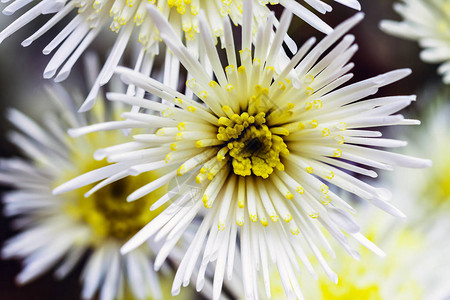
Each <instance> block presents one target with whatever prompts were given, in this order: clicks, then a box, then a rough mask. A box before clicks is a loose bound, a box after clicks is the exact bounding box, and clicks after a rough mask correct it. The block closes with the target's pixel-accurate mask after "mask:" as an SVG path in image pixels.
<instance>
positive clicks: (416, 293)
mask: <svg viewBox="0 0 450 300" xmlns="http://www.w3.org/2000/svg"><path fill="white" fill-rule="evenodd" d="M415 200H418V199H415ZM358 209H359V213H360V216H362V217H363V218H362V220H363V221H362V224H361V226H362V227H364V228H365V229H364V230H363V231H364V234H365V235H366V236H367V237H368V238H369V239H370V240H371V241H372V242H374V243H376V244H377V245H379V246H380V247H381V248H382V249H383V250H384V251H385V252H386V253H387V256H386V257H378V256H374V255H373V254H372V253H370V252H369V251H367V250H366V249H363V248H362V247H359V248H360V249H358V250H360V251H361V261H360V262H356V261H354V260H352V259H351V258H350V257H348V256H344V255H342V254H343V253H339V252H341V251H338V253H337V255H340V256H339V257H340V259H336V260H334V261H332V262H331V265H332V266H333V268H334V269H335V270H336V271H337V272H338V273H339V282H338V283H337V284H334V283H331V282H330V281H329V280H326V278H325V277H324V276H319V280H313V279H312V278H311V277H309V276H302V277H301V283H302V284H303V291H304V294H305V298H306V299H315V300H321V299H323V300H347V299H361V300H370V299H372V300H406V299H408V300H420V299H427V300H428V299H432V300H443V299H448V298H446V297H448V296H449V295H450V294H449V292H450V287H449V285H448V280H447V279H448V276H449V275H450V270H449V269H448V265H449V263H450V259H449V258H448V257H447V256H448V255H447V253H448V251H449V250H450V248H449V247H450V243H448V242H442V240H443V239H446V238H445V236H446V233H445V232H446V231H444V230H441V229H442V226H443V227H447V228H448V225H449V224H450V223H449V222H448V220H446V219H445V218H440V219H438V218H436V219H435V220H434V222H435V226H434V227H433V228H426V229H425V230H424V229H423V228H422V229H420V228H418V227H417V226H412V224H411V223H409V224H406V223H404V222H398V221H396V222H395V221H392V220H387V218H386V216H381V214H378V213H377V214H374V213H372V212H369V211H368V209H367V207H358ZM416 225H420V224H416ZM447 232H448V231H447ZM436 243H439V244H440V246H439V247H436ZM271 275H272V277H271V278H272V279H273V281H272V288H273V290H274V291H280V290H282V285H281V282H280V280H279V279H277V278H276V274H275V272H272V273H271ZM277 296H278V297H277ZM279 296H280V294H274V295H273V297H274V298H275V299H278V298H279Z"/></svg>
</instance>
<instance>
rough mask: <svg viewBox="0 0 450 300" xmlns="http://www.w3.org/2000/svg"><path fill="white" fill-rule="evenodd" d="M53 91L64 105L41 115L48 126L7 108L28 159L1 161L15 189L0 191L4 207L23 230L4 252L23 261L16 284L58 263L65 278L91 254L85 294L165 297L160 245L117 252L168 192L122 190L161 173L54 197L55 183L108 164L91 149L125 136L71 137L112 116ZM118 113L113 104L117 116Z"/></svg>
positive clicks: (2, 176)
mask: <svg viewBox="0 0 450 300" xmlns="http://www.w3.org/2000/svg"><path fill="white" fill-rule="evenodd" d="M49 96H51V97H54V98H55V99H54V100H55V101H54V105H56V106H58V105H60V106H59V107H57V109H56V110H55V111H54V112H53V113H49V114H48V115H46V116H45V118H43V119H42V121H43V122H44V127H42V126H40V125H38V124H37V123H35V122H34V121H32V120H31V119H30V118H28V117H27V116H25V115H24V114H22V113H21V112H19V111H17V110H10V111H9V113H8V119H9V120H10V121H11V122H12V123H13V124H14V125H15V126H16V127H17V129H18V130H17V131H14V132H11V133H10V139H11V141H12V142H13V143H14V144H15V145H16V146H17V147H18V148H19V149H20V150H21V151H22V152H23V153H24V155H25V156H26V157H27V159H22V158H11V159H2V160H1V164H0V181H1V182H3V183H6V184H8V185H11V186H13V187H15V190H14V191H11V192H8V193H6V194H5V195H4V197H3V203H4V212H5V214H6V215H7V216H14V217H16V219H15V220H14V222H15V223H14V224H15V225H16V229H18V230H20V231H21V232H20V233H18V234H17V235H16V236H14V237H12V238H11V239H9V240H8V241H6V242H5V244H4V247H3V249H2V256H3V258H12V257H14V258H20V259H23V264H24V268H23V270H22V271H21V272H20V274H19V275H18V276H17V282H18V283H19V284H25V283H28V282H29V281H31V280H33V279H35V278H36V277H38V276H40V275H42V274H43V273H44V272H46V271H48V270H49V269H51V268H54V267H55V268H56V271H55V276H56V277H57V278H58V279H61V278H63V277H65V276H66V275H67V274H68V273H69V272H70V271H71V270H72V269H73V268H74V267H75V265H76V264H77V263H79V262H80V260H81V259H82V258H83V257H85V256H86V255H88V260H87V262H86V265H85V267H84V271H83V275H82V278H81V280H82V283H83V288H82V295H81V297H82V298H83V299H91V298H93V297H94V296H95V295H96V294H97V293H98V294H99V296H100V299H124V298H127V299H128V298H129V297H130V296H133V297H134V298H135V299H148V298H149V297H152V299H161V298H162V291H161V288H160V283H159V279H158V276H157V274H156V273H155V271H154V270H153V266H152V265H153V260H152V257H153V255H154V253H155V251H157V250H158V246H155V245H153V244H144V245H142V246H141V247H139V248H137V249H136V250H135V251H133V252H131V253H128V254H127V255H124V256H122V255H121V254H120V251H119V250H120V247H121V245H122V244H123V242H124V241H125V240H126V239H128V238H130V237H131V236H133V235H134V234H135V233H136V232H137V231H138V230H139V229H140V228H141V227H142V226H143V225H145V224H146V223H147V222H148V221H150V220H152V218H153V217H154V216H155V215H157V214H158V212H159V211H154V212H150V211H149V210H148V208H149V207H150V205H151V204H152V203H153V202H154V200H156V199H158V198H159V197H160V196H161V195H163V194H164V193H165V192H166V191H165V190H164V188H160V189H159V190H157V191H155V192H153V193H150V194H149V195H148V197H145V198H142V199H141V200H140V201H137V202H135V203H127V202H126V201H125V199H124V197H122V195H126V194H127V193H129V192H130V191H132V190H133V189H135V188H136V187H138V186H140V185H142V184H143V183H145V182H146V181H148V180H152V178H157V177H155V176H157V175H156V174H155V173H153V174H148V173H147V176H146V179H145V178H132V177H130V178H126V179H124V180H122V181H121V182H117V183H114V184H112V185H109V186H108V187H106V188H105V189H103V190H102V191H100V192H98V193H96V194H94V195H92V196H90V197H88V198H85V196H84V193H85V192H87V191H88V189H89V188H85V189H84V190H83V189H80V190H77V191H74V192H71V193H67V194H65V195H63V196H54V195H52V192H51V191H52V189H53V188H54V187H55V186H57V185H58V184H60V183H61V182H64V181H65V180H67V179H68V178H72V177H74V176H76V175H78V174H82V173H84V172H87V171H90V170H93V169H97V168H99V167H101V166H103V165H105V164H106V163H105V162H98V161H95V160H93V159H92V153H93V149H97V148H98V147H103V146H106V145H110V144H116V143H121V142H123V141H124V136H123V134H122V133H121V132H115V133H111V132H110V133H99V134H93V135H89V136H85V137H83V138H80V139H72V138H70V137H69V136H67V134H66V133H65V129H67V128H68V127H69V126H81V125H85V124H88V123H87V122H88V120H90V121H95V122H100V121H104V120H105V117H107V114H106V113H105V111H102V108H101V107H102V106H101V105H97V106H96V108H95V109H94V110H93V111H91V113H90V114H89V115H88V116H86V118H85V117H84V116H83V115H80V114H78V113H77V112H76V104H75V103H74V102H72V100H71V99H70V97H69V96H68V94H66V93H65V91H64V90H62V89H61V88H59V89H51V90H50V94H49ZM61 103H63V104H62V105H61ZM120 111H121V110H120V106H119V105H115V106H114V108H113V111H112V116H114V115H116V116H117V114H119V113H120ZM124 193H125V194H124ZM91 251H92V252H91ZM88 253H89V254H88ZM166 271H167V269H166Z"/></svg>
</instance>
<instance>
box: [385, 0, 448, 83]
mask: <svg viewBox="0 0 450 300" xmlns="http://www.w3.org/2000/svg"><path fill="white" fill-rule="evenodd" d="M394 10H395V11H396V12H397V13H398V14H399V15H400V16H401V17H402V18H403V20H401V21H391V20H383V21H381V23H380V28H381V29H382V30H383V31H385V32H386V33H389V34H391V35H394V36H397V37H400V38H404V39H409V40H413V41H417V42H418V43H419V46H420V47H421V48H423V50H422V52H421V53H420V58H421V59H422V60H423V61H424V62H427V63H434V64H440V66H439V68H438V73H439V74H440V75H442V77H443V78H442V80H443V81H444V83H445V84H449V83H450V1H448V0H402V1H400V2H396V3H395V4H394Z"/></svg>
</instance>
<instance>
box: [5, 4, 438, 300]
mask: <svg viewBox="0 0 450 300" xmlns="http://www.w3.org/2000/svg"><path fill="white" fill-rule="evenodd" d="M393 2H394V1H392V0H377V1H374V0H360V3H361V5H362V10H363V11H364V12H365V13H366V18H365V19H364V21H363V22H362V23H360V24H359V25H358V26H357V27H356V28H355V29H353V30H352V33H353V34H354V35H355V36H356V42H357V44H358V45H359V51H358V52H357V53H356V55H355V57H354V58H353V59H352V61H354V62H355V63H356V66H355V68H354V69H353V70H352V71H353V72H354V73H355V78H354V81H356V80H361V79H366V78H368V77H371V76H375V75H378V74H381V73H385V72H388V71H391V70H394V69H397V68H405V67H409V68H412V70H413V74H412V75H411V76H409V77H408V78H406V79H404V80H402V81H400V82H398V83H395V84H392V85H390V86H387V87H385V88H383V89H382V90H381V91H380V95H395V94H405V95H409V94H418V95H419V99H418V101H417V103H415V104H413V105H412V106H411V107H410V108H408V109H406V110H405V111H404V115H405V116H408V117H410V118H413V117H418V118H420V116H421V112H422V110H423V108H424V107H425V106H426V105H427V103H428V101H429V100H430V99H429V98H430V97H429V95H427V94H425V93H424V92H423V89H424V87H428V88H430V87H431V89H432V90H433V89H441V88H442V87H440V83H441V81H440V78H439V77H438V76H437V74H436V66H433V65H427V64H424V63H422V62H421V61H420V60H419V58H418V57H419V47H418V46H417V44H416V43H414V42H410V41H404V40H400V39H397V38H394V37H392V36H388V35H386V34H384V33H383V32H381V31H380V30H379V29H378V23H379V21H380V20H381V19H395V20H399V17H398V16H397V15H396V14H395V13H394V12H393V11H392V4H393ZM332 6H333V8H334V11H333V12H332V13H328V14H327V15H325V16H321V17H322V19H324V20H326V21H327V22H328V23H329V24H330V25H331V26H333V27H334V26H336V25H337V24H339V23H340V22H342V21H343V20H345V19H346V18H347V17H349V16H351V15H353V14H354V13H355V12H354V11H353V10H351V9H349V8H346V7H344V6H342V5H340V4H338V3H334V2H333V3H332ZM4 7H6V5H5V4H1V5H0V9H3V8H4ZM20 13H21V11H19V13H18V14H20ZM12 19H13V17H10V16H4V15H0V28H1V29H3V28H4V27H5V25H6V24H7V23H9V22H10V20H12ZM44 19H45V17H44V18H41V19H39V20H37V21H35V22H33V23H32V24H29V25H28V26H27V27H26V28H24V29H22V30H20V31H19V32H17V33H15V34H14V35H13V36H12V37H10V38H8V39H6V40H5V41H4V42H3V44H2V45H1V47H0V115H2V116H4V115H5V112H6V108H7V107H17V108H19V109H20V110H22V111H25V112H26V113H27V114H29V115H32V116H39V115H40V113H41V112H42V111H44V110H45V109H47V107H48V106H47V103H46V102H45V101H43V100H44V99H43V98H42V95H41V90H42V89H41V88H42V85H44V84H46V83H49V81H46V80H44V79H41V78H42V72H43V70H44V68H45V66H46V64H47V62H48V61H49V58H50V57H48V56H44V55H42V54H41V51H42V49H43V48H44V47H45V45H47V43H48V42H50V41H51V39H52V38H53V37H54V36H55V35H56V34H57V32H58V29H57V28H55V29H53V30H52V31H51V32H49V33H47V34H46V35H44V36H43V37H41V38H40V39H38V40H37V41H36V42H35V43H34V44H32V45H31V46H30V47H28V48H22V47H21V46H20V42H21V41H22V40H24V39H25V38H26V37H28V36H29V35H30V34H32V32H34V31H35V30H36V28H38V26H39V25H41V24H43V21H44ZM289 33H290V35H291V36H292V37H293V38H294V39H295V40H296V41H297V43H298V44H299V43H302V42H304V41H305V40H306V39H307V38H309V37H310V36H316V37H319V38H320V37H322V35H321V34H320V33H318V32H317V31H316V30H314V29H313V28H311V27H309V26H308V25H306V24H304V23H302V22H301V21H299V20H298V18H295V17H294V22H293V24H292V26H291V29H290V31H289ZM102 38H108V39H109V38H113V34H112V33H111V32H105V33H104V36H103V37H102ZM94 47H95V48H97V50H98V51H99V52H100V53H103V54H104V49H105V47H102V45H100V44H99V43H98V42H95V43H94ZM81 66H82V64H81V63H78V64H77V65H76V67H75V69H74V71H73V72H72V74H71V76H70V77H69V80H66V82H65V83H64V85H65V86H66V87H73V86H77V87H78V88H79V89H81V90H82V91H83V92H84V93H85V94H86V93H87V92H88V91H87V90H86V89H85V87H84V85H82V84H81V83H80V82H81V81H82V80H81V81H80V79H78V80H77V79H76V78H82V74H83V73H82V70H81V69H82V68H81ZM37 102H39V103H37ZM8 129H10V125H9V124H8V123H7V121H6V120H5V119H4V118H3V119H1V121H0V156H2V157H9V156H13V155H18V153H17V149H15V148H14V147H13V146H11V145H10V144H8V142H7V141H6V138H5V133H6V132H7V131H8ZM410 130H413V129H410ZM9 228H10V220H7V219H5V218H0V243H3V242H4V241H5V240H6V239H8V238H9V237H11V236H13V235H14V232H12V231H11V230H10V229H9ZM20 268H21V267H20V264H19V262H17V261H4V260H0V299H2V300H3V299H5V300H18V299H37V300H38V299H67V300H70V299H79V289H80V286H79V279H78V278H79V275H80V270H81V266H78V268H77V269H76V270H75V272H73V273H72V274H71V276H69V277H68V278H66V279H65V280H64V281H62V282H58V283H56V282H55V281H54V278H53V275H52V273H51V272H48V273H47V275H45V276H42V277H41V278H39V279H38V280H36V281H34V282H33V283H30V284H28V285H26V286H23V287H17V286H16V285H15V282H14V276H15V275H16V274H17V273H18V272H19V270H20Z"/></svg>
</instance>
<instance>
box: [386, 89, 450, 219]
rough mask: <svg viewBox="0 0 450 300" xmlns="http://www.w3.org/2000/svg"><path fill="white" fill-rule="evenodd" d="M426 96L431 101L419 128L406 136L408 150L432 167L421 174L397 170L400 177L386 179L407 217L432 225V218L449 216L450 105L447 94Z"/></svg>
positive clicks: (428, 94)
mask: <svg viewBox="0 0 450 300" xmlns="http://www.w3.org/2000/svg"><path fill="white" fill-rule="evenodd" d="M425 91H427V90H426V89H425ZM430 94H431V93H429V92H427V96H426V97H428V98H430V99H431V100H432V101H430V103H428V104H427V106H426V110H424V111H423V112H424V113H423V125H422V126H421V127H420V129H419V130H416V131H413V132H411V133H410V134H409V135H407V137H408V140H409V141H410V146H411V147H408V148H410V149H414V153H418V154H420V155H421V156H424V157H430V158H431V159H432V160H433V167H432V168H429V169H427V170H424V171H423V172H414V171H409V172H408V171H407V170H401V171H400V172H399V175H400V176H390V177H389V178H388V179H387V181H389V183H390V185H391V186H392V187H393V193H394V196H395V197H397V198H398V199H399V200H400V201H402V202H401V203H402V207H404V208H405V213H406V215H407V216H408V218H410V219H413V220H417V219H420V220H422V221H423V222H425V220H426V219H429V221H428V222H433V220H434V217H435V216H439V215H440V214H443V215H444V216H445V215H446V216H448V215H449V214H450V176H449V174H450V156H449V149H450V136H449V133H448V128H450V119H449V114H450V105H448V104H447V102H448V94H438V95H437V96H436V95H434V96H433V95H432V94H431V96H430ZM423 98H425V96H423ZM424 138H428V139H429V142H427V143H424V140H423V139H424ZM408 150H409V149H408ZM404 152H411V151H404ZM411 202H414V205H411Z"/></svg>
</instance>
